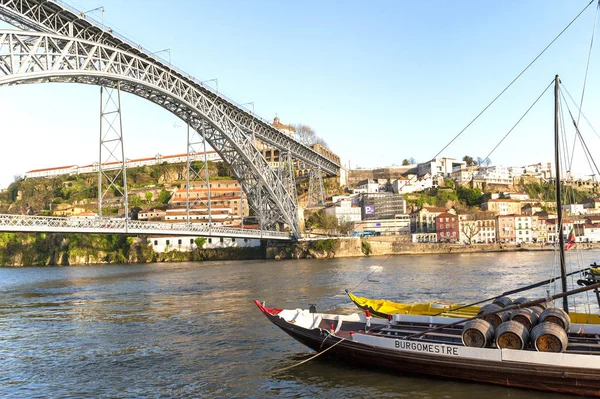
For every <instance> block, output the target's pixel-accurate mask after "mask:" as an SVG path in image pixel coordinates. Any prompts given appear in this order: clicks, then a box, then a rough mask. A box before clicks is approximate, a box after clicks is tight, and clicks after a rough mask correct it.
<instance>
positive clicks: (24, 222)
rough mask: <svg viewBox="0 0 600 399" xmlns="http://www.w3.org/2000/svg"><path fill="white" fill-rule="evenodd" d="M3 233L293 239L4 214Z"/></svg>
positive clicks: (263, 233)
mask: <svg viewBox="0 0 600 399" xmlns="http://www.w3.org/2000/svg"><path fill="white" fill-rule="evenodd" d="M0 231H11V232H22V233H23V232H48V233H120V234H124V233H128V234H145V235H148V234H160V235H169V236H194V237H198V236H200V237H236V238H237V237H239V238H254V239H260V238H266V239H270V240H291V238H292V237H291V236H290V234H289V233H287V232H282V231H260V230H250V229H245V230H242V229H236V228H233V227H225V226H213V227H211V228H210V230H209V227H208V226H206V225H202V224H191V225H190V224H187V223H168V222H146V221H139V220H129V221H128V220H125V219H121V218H100V217H96V218H72V217H57V216H29V215H5V214H0Z"/></svg>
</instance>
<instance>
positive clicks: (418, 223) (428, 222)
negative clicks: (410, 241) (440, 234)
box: [410, 206, 446, 234]
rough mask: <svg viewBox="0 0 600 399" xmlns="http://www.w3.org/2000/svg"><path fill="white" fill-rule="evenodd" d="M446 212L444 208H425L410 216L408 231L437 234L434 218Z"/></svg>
mask: <svg viewBox="0 0 600 399" xmlns="http://www.w3.org/2000/svg"><path fill="white" fill-rule="evenodd" d="M443 212H446V209H445V208H437V207H426V206H424V207H423V208H421V209H419V210H418V211H415V212H412V213H411V214H410V231H411V232H412V233H434V234H437V229H436V226H435V218H436V217H437V216H438V215H439V214H440V213H443Z"/></svg>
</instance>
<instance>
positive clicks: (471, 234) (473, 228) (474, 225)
mask: <svg viewBox="0 0 600 399" xmlns="http://www.w3.org/2000/svg"><path fill="white" fill-rule="evenodd" d="M479 231H481V226H480V223H479V222H478V221H477V220H463V221H461V222H460V232H461V234H463V235H464V237H465V238H466V239H467V242H468V243H469V244H472V241H473V238H475V236H476V235H477V234H479Z"/></svg>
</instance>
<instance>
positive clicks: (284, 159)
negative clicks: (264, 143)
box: [277, 151, 298, 203]
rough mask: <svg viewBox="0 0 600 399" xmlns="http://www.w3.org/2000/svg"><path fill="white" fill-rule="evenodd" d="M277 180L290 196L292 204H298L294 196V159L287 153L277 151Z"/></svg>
mask: <svg viewBox="0 0 600 399" xmlns="http://www.w3.org/2000/svg"><path fill="white" fill-rule="evenodd" d="M277 175H278V176H279V180H281V182H282V183H283V186H284V187H285V189H286V190H287V192H288V193H289V194H290V196H291V197H292V199H293V200H294V202H296V203H297V202H298V197H297V195H296V179H295V177H294V158H293V157H292V154H291V153H290V152H289V151H279V167H278V169H277Z"/></svg>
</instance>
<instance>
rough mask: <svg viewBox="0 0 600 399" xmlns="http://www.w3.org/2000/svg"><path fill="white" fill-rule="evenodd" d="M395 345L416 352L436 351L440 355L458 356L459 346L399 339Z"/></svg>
mask: <svg viewBox="0 0 600 399" xmlns="http://www.w3.org/2000/svg"><path fill="white" fill-rule="evenodd" d="M394 346H395V347H396V349H404V350H409V351H414V352H427V353H435V354H438V355H450V356H458V347H457V346H450V345H442V344H430V343H426V342H412V341H404V340H400V339H397V340H395V343H394Z"/></svg>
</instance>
